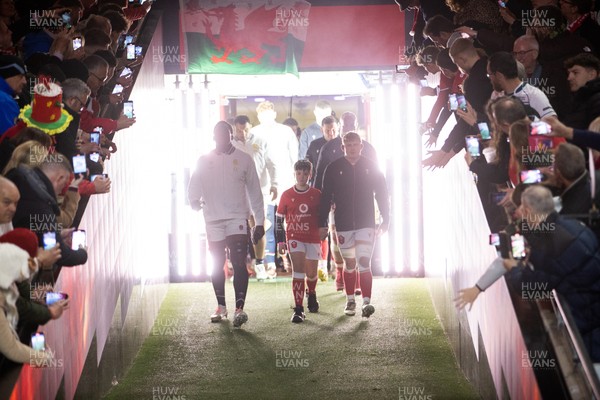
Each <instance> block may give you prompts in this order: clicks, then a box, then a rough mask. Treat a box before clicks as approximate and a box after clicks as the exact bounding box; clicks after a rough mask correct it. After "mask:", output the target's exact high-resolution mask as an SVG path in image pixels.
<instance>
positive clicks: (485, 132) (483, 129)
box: [477, 122, 492, 140]
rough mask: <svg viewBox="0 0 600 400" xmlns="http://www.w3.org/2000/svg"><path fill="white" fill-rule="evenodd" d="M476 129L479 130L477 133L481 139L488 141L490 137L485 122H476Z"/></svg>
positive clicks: (488, 128)
mask: <svg viewBox="0 0 600 400" xmlns="http://www.w3.org/2000/svg"><path fill="white" fill-rule="evenodd" d="M477 127H478V128H479V133H480V134H481V139H483V140H490V139H491V138H492V135H490V127H489V126H488V124H487V122H478V123H477Z"/></svg>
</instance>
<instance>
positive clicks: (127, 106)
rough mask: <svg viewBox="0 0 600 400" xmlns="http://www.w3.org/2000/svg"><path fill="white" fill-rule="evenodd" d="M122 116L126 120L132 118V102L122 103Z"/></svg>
mask: <svg viewBox="0 0 600 400" xmlns="http://www.w3.org/2000/svg"><path fill="white" fill-rule="evenodd" d="M123 114H125V116H126V117H127V118H133V101H131V100H128V101H124V102H123Z"/></svg>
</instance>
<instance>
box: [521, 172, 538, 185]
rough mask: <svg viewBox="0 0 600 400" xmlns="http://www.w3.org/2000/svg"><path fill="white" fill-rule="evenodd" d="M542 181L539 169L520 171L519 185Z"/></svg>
mask: <svg viewBox="0 0 600 400" xmlns="http://www.w3.org/2000/svg"><path fill="white" fill-rule="evenodd" d="M541 181H542V172H541V171H540V170H539V169H529V170H525V171H521V183H525V184H530V183H540V182H541Z"/></svg>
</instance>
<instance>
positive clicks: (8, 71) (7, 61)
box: [0, 55, 27, 79]
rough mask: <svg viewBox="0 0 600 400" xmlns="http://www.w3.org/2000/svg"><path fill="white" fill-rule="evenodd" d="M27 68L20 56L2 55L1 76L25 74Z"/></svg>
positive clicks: (0, 60) (0, 58)
mask: <svg viewBox="0 0 600 400" xmlns="http://www.w3.org/2000/svg"><path fill="white" fill-rule="evenodd" d="M26 73H27V68H25V63H24V62H23V61H22V60H21V59H20V58H19V57H15V56H11V55H0V77H1V78H4V79H6V78H11V77H13V76H16V75H25V74H26Z"/></svg>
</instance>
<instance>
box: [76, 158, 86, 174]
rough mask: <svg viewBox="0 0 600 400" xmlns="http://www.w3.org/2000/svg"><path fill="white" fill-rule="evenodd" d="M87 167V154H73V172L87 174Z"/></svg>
mask: <svg viewBox="0 0 600 400" xmlns="http://www.w3.org/2000/svg"><path fill="white" fill-rule="evenodd" d="M86 169H87V165H86V163H85V156H84V155H82V154H80V155H78V156H73V172H75V173H76V174H85V172H86Z"/></svg>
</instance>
